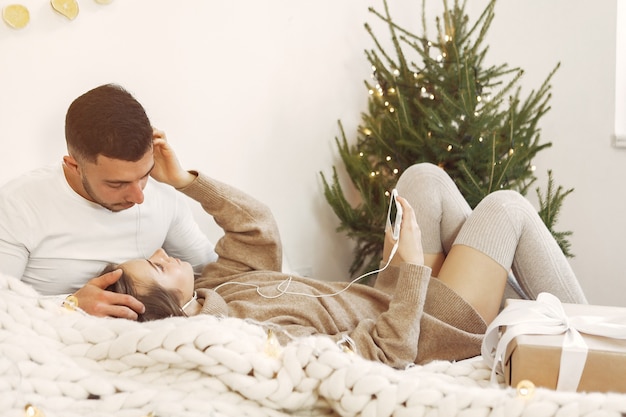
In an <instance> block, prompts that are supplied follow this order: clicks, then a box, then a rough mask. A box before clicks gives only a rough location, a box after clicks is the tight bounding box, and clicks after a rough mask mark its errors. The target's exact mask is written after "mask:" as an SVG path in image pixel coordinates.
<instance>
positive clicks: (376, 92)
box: [358, 34, 536, 196]
mask: <svg viewBox="0 0 626 417" xmlns="http://www.w3.org/2000/svg"><path fill="white" fill-rule="evenodd" d="M452 41H453V38H452V36H451V35H448V34H446V35H444V36H443V42H442V43H441V44H440V45H444V44H450V43H451V42H452ZM431 47H433V43H432V42H431V41H426V49H428V50H430V48H431ZM447 57H448V53H447V52H446V51H445V50H443V51H441V53H439V54H437V56H436V57H435V60H436V62H437V63H439V64H443V63H444V61H445V60H446V58H447ZM371 69H372V74H371V77H372V79H373V80H374V81H375V85H373V86H371V87H370V88H369V89H368V94H369V95H370V97H372V98H374V97H375V98H377V99H379V100H380V101H381V102H382V104H383V106H384V107H385V108H386V110H387V111H388V112H389V113H390V114H393V113H395V112H396V108H395V107H394V105H393V104H392V102H391V101H392V100H391V97H393V96H395V95H396V93H397V88H396V87H395V86H390V87H384V86H383V85H382V84H381V80H380V79H379V77H378V74H379V69H378V68H377V67H376V66H374V65H372V67H371ZM389 73H391V74H393V76H394V78H395V77H398V76H400V75H401V72H400V70H399V69H393V70H392V71H390V72H389ZM413 78H414V80H415V83H416V84H415V85H416V87H418V91H419V96H420V98H421V99H426V100H430V101H435V100H436V98H437V97H436V95H435V92H434V91H431V90H429V89H428V88H427V87H426V86H423V85H422V86H421V87H420V86H419V81H420V79H421V78H422V75H421V74H420V73H419V72H413ZM385 81H387V80H385ZM478 91H479V92H478V94H476V96H475V99H476V103H477V105H486V104H488V103H489V99H490V95H489V94H488V93H484V92H482V89H481V88H478ZM474 116H476V117H478V116H480V108H478V107H477V108H476V109H475V110H474ZM460 120H461V121H462V122H463V121H465V120H466V117H465V115H460ZM451 124H452V126H453V127H458V123H457V122H455V121H452V122H451ZM361 132H362V133H363V134H364V135H365V136H366V137H370V136H371V135H372V131H371V129H369V128H367V127H362V128H361ZM427 136H428V138H432V132H431V131H429V132H427ZM476 140H477V141H478V143H483V142H484V140H485V138H484V135H480V136H478V137H477V138H476ZM521 146H523V144H521ZM446 150H447V151H448V152H452V151H453V150H454V145H452V144H448V145H447V146H446ZM514 153H515V147H514V144H513V141H512V143H511V145H510V147H509V150H508V152H507V155H506V156H507V157H511V156H513V154H514ZM358 155H359V157H361V158H365V157H366V154H365V153H364V152H363V151H362V150H360V151H359V153H358ZM392 159H393V158H392V156H391V155H387V156H386V157H385V161H386V162H388V163H391V162H392ZM501 163H502V161H495V162H494V165H495V164H501ZM529 169H530V170H531V171H535V169H536V167H535V166H534V165H531V166H530V168H529ZM390 172H391V173H392V175H393V176H397V175H398V174H399V173H400V170H399V169H398V168H397V167H393V166H392V167H391V168H390ZM380 175H381V172H380V170H372V171H371V172H370V177H371V178H375V177H377V176H380ZM385 194H386V195H387V196H388V195H389V192H388V191H387V192H385Z"/></svg>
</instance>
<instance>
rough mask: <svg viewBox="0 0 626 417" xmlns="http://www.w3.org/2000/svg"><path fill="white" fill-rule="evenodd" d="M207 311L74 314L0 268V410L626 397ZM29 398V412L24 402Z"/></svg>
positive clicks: (48, 416) (401, 407)
mask: <svg viewBox="0 0 626 417" xmlns="http://www.w3.org/2000/svg"><path fill="white" fill-rule="evenodd" d="M273 341H274V339H273V337H272V334H271V332H268V330H267V329H265V328H264V327H263V326H262V325H261V324H257V323H250V322H247V321H244V320H239V319H220V318H216V317H212V316H196V317H192V318H170V319H166V320H161V321H156V322H150V323H136V322H133V321H127V320H122V319H107V318H97V317H92V316H88V315H85V314H82V313H81V312H80V311H78V312H76V311H74V312H72V311H69V310H66V309H64V308H62V307H60V306H59V305H58V302H57V301H53V300H50V299H47V300H46V299H45V298H42V297H40V296H38V294H37V293H36V292H35V291H34V290H32V289H31V288H30V287H28V286H26V285H25V284H23V283H21V282H20V281H19V280H17V279H14V278H10V277H6V276H2V275H0V414H1V415H2V416H20V417H22V416H25V415H26V416H30V415H32V416H35V415H39V416H45V417H54V416H62V417H73V416H115V417H125V416H128V417H134V416H137V417H142V416H154V417H156V416H160V417H167V416H176V417H185V416H190V417H192V416H193V417H196V416H197V417H200V416H203V417H206V416H233V417H245V416H269V417H283V416H284V417H286V416H345V417H349V416H376V417H387V416H397V417H403V416H411V417H418V416H467V417H473V416H502V417H505V416H511V417H517V416H532V417H543V416H590V417H591V416H616V417H617V416H622V415H624V414H623V413H626V396H624V395H618V394H602V393H591V394H577V393H559V392H555V391H551V390H546V389H539V388H538V389H536V390H535V391H534V394H531V395H520V393H518V392H517V390H516V389H514V388H511V387H506V386H504V385H503V384H502V383H500V384H497V385H492V384H491V383H490V382H489V380H490V369H489V368H488V367H487V366H486V365H485V364H484V362H483V361H482V359H481V358H473V359H470V360H466V361H460V362H444V361H439V362H433V363H430V364H428V365H425V366H414V367H412V368H409V369H405V370H396V369H392V368H390V367H388V366H385V365H382V364H380V363H374V362H370V361H367V360H365V359H363V358H361V357H359V356H358V355H356V354H354V353H353V352H351V351H350V350H349V349H346V346H339V345H337V344H336V343H334V342H333V341H331V340H330V339H329V338H326V337H323V336H319V337H309V338H302V339H296V340H294V341H292V342H291V343H290V344H288V345H287V346H278V345H276V344H275V343H273ZM28 405H30V407H29V406H28Z"/></svg>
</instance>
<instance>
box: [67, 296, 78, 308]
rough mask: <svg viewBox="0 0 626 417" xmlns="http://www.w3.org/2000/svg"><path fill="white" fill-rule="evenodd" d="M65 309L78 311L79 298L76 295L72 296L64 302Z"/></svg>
mask: <svg viewBox="0 0 626 417" xmlns="http://www.w3.org/2000/svg"><path fill="white" fill-rule="evenodd" d="M63 307H65V308H66V309H68V310H70V311H76V310H78V298H76V296H75V295H74V294H70V295H68V296H67V297H65V300H63Z"/></svg>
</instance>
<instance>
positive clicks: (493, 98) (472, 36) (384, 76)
mask: <svg viewBox="0 0 626 417" xmlns="http://www.w3.org/2000/svg"><path fill="white" fill-rule="evenodd" d="M494 6H495V0H492V1H491V2H490V3H489V4H488V5H487V7H486V8H485V10H484V11H483V12H482V14H481V15H480V17H479V18H478V19H477V20H476V22H475V23H473V24H470V19H469V17H468V16H467V14H466V13H465V4H464V3H463V4H459V1H458V0H455V2H454V7H452V8H449V7H448V3H447V1H446V0H444V11H443V15H442V16H438V17H437V18H436V38H434V39H429V37H428V35H427V26H426V17H425V15H426V12H425V8H424V6H422V25H423V35H422V36H418V35H415V34H413V33H411V32H410V31H408V30H406V29H403V28H402V27H400V26H399V25H397V24H396V23H394V21H393V19H392V18H391V15H390V13H389V8H388V5H387V2H386V0H384V10H385V13H384V14H381V13H379V12H377V11H376V10H375V9H373V8H370V9H369V10H370V12H371V13H373V14H374V15H375V16H377V17H378V18H380V19H382V20H383V21H384V22H385V23H386V25H387V26H388V28H389V32H390V35H391V42H392V45H393V52H394V54H389V53H387V52H386V51H385V50H384V48H383V47H382V45H381V43H380V42H379V41H378V39H377V38H376V36H375V35H374V33H373V31H372V29H371V27H370V26H369V25H368V24H366V25H365V28H366V30H367V31H368V32H369V34H370V36H371V37H372V39H373V41H374V44H375V46H376V48H375V49H372V50H369V51H366V56H367V59H368V61H369V62H370V63H371V65H372V70H373V74H372V81H366V82H365V86H366V88H367V90H368V92H369V99H368V112H367V113H363V114H362V123H361V124H360V126H359V128H358V134H357V141H356V144H354V145H349V144H348V141H347V139H346V134H345V131H344V129H343V126H342V125H341V122H339V128H340V131H341V140H340V139H339V138H336V139H335V140H336V142H337V147H338V150H339V154H340V156H341V159H342V162H343V163H344V165H345V170H346V172H347V174H348V176H349V177H350V180H351V182H352V184H353V186H354V187H355V189H356V191H357V192H358V193H359V194H360V202H359V203H358V205H357V206H356V207H353V206H352V205H351V204H350V203H349V201H348V199H347V198H346V195H345V193H344V190H343V188H342V186H341V184H340V179H339V176H338V174H337V170H336V167H333V176H332V180H331V181H329V180H328V179H327V178H326V177H325V176H324V173H321V176H322V181H323V185H324V195H325V197H326V200H327V201H328V203H329V204H330V205H331V207H332V209H333V210H334V212H335V214H336V215H337V216H338V217H339V219H340V222H341V224H340V226H339V228H338V231H342V232H346V233H347V235H348V236H349V237H351V238H353V239H355V240H356V247H355V259H354V261H353V263H352V266H351V268H350V272H351V273H352V274H356V273H357V272H358V271H360V270H362V269H365V270H368V271H371V270H374V269H375V268H376V267H377V266H378V262H379V261H380V257H381V255H382V247H383V239H384V236H383V230H384V226H385V215H386V211H387V205H388V203H389V195H390V191H391V189H392V188H393V187H394V186H395V184H396V182H397V180H398V177H399V175H400V174H401V173H402V172H403V171H404V170H405V169H406V168H408V167H409V166H411V165H413V164H415V163H418V162H431V163H434V164H437V165H439V166H440V167H441V168H443V169H445V170H446V172H448V174H449V175H450V176H451V177H452V178H453V180H454V181H455V182H456V184H457V186H458V187H459V189H460V190H461V192H462V194H463V195H464V196H465V198H466V199H467V201H468V203H469V204H470V206H471V207H475V206H476V204H478V202H479V201H480V200H481V199H482V198H483V197H484V196H485V195H487V194H489V193H490V192H493V191H495V190H498V189H513V190H517V191H519V192H520V193H521V194H523V195H526V194H527V192H528V190H529V187H530V186H531V184H533V183H534V182H535V181H536V179H537V178H536V176H535V167H534V166H533V164H532V159H533V157H534V156H535V155H536V154H537V153H538V152H539V151H541V150H542V149H545V148H547V147H549V146H551V143H541V142H540V129H539V127H538V124H539V120H540V119H541V117H542V116H543V115H544V114H545V113H546V112H547V111H548V110H549V106H548V101H549V99H550V84H549V82H550V79H551V78H552V76H553V75H554V73H555V71H556V70H557V69H558V66H559V65H558V64H557V65H556V66H555V68H554V69H553V70H552V71H551V73H550V74H549V75H548V77H547V79H546V80H545V82H544V83H543V84H542V85H541V86H540V87H539V89H537V90H536V91H535V90H533V91H532V92H531V93H530V94H529V95H528V96H527V97H526V98H525V99H524V100H522V98H521V95H522V93H521V88H520V87H519V86H518V83H519V80H520V77H521V76H522V74H523V70H522V69H520V68H509V67H508V65H507V64H502V65H496V66H487V65H486V64H485V62H484V61H485V56H486V52H487V47H485V46H484V42H485V36H486V33H487V30H488V29H489V26H490V25H491V22H492V20H493V18H494ZM392 55H393V56H392ZM572 191H573V190H572V189H569V190H565V191H564V190H563V188H562V187H561V186H559V187H556V188H555V186H554V182H553V178H552V172H551V171H548V185H547V191H546V192H545V194H542V192H541V191H540V190H539V189H538V188H537V189H536V192H537V194H538V196H539V202H540V206H541V207H540V210H539V214H540V216H541V217H542V219H543V221H544V222H545V223H546V226H548V228H549V229H550V230H551V232H552V233H553V235H554V236H555V238H556V239H557V241H558V242H559V244H560V246H561V248H562V249H563V251H564V253H565V254H566V255H567V256H571V254H570V252H569V246H570V245H569V242H568V241H567V236H569V235H570V234H571V232H555V231H554V224H555V223H556V219H557V215H558V212H559V210H560V207H561V205H562V203H563V199H564V198H565V196H567V194H569V193H570V192H572Z"/></svg>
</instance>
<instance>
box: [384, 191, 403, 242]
mask: <svg viewBox="0 0 626 417" xmlns="http://www.w3.org/2000/svg"><path fill="white" fill-rule="evenodd" d="M397 195H398V192H397V191H396V190H395V188H394V189H393V190H392V191H391V198H390V201H389V212H388V213H387V227H390V228H391V235H392V236H393V238H394V239H395V240H398V239H399V237H400V222H401V220H402V207H400V206H399V205H398V201H396V196H397Z"/></svg>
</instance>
